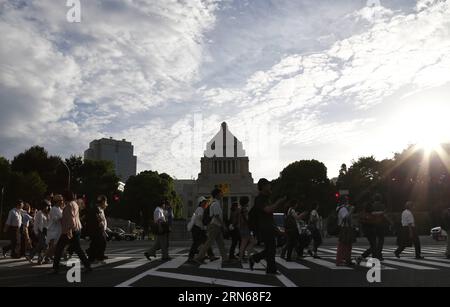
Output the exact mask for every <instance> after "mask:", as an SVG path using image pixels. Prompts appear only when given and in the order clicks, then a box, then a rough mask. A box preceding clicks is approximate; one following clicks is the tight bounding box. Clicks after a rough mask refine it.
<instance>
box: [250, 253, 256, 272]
mask: <svg viewBox="0 0 450 307" xmlns="http://www.w3.org/2000/svg"><path fill="white" fill-rule="evenodd" d="M248 265H249V267H250V271H253V267H254V266H255V259H254V258H253V256H250V257H248Z"/></svg>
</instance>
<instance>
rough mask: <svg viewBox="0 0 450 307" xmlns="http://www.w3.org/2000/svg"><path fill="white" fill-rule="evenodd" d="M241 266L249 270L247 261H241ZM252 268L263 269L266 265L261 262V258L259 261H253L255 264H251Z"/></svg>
mask: <svg viewBox="0 0 450 307" xmlns="http://www.w3.org/2000/svg"><path fill="white" fill-rule="evenodd" d="M242 267H243V268H244V269H249V270H250V264H249V263H248V262H247V263H243V264H242ZM253 269H255V270H265V269H266V267H265V266H264V264H263V260H261V261H260V262H259V263H256V262H255V265H254V266H253Z"/></svg>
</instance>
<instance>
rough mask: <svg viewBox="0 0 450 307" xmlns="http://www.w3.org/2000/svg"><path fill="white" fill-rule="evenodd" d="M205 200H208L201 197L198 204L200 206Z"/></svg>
mask: <svg viewBox="0 0 450 307" xmlns="http://www.w3.org/2000/svg"><path fill="white" fill-rule="evenodd" d="M205 200H208V199H207V198H206V197H205V196H200V197H199V198H198V200H197V204H198V205H200V204H201V203H202V202H204V201H205Z"/></svg>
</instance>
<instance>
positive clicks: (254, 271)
mask: <svg viewBox="0 0 450 307" xmlns="http://www.w3.org/2000/svg"><path fill="white" fill-rule="evenodd" d="M219 270H220V271H227V272H236V273H244V274H253V275H266V271H265V270H264V271H262V270H253V271H250V270H249V269H239V268H220V269H219Z"/></svg>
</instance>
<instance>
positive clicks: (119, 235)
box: [106, 227, 137, 241]
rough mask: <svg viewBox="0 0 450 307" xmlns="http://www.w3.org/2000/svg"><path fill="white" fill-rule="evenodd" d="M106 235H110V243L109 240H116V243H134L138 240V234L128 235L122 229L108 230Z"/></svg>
mask: <svg viewBox="0 0 450 307" xmlns="http://www.w3.org/2000/svg"><path fill="white" fill-rule="evenodd" d="M106 234H107V235H108V241H109V240H116V241H122V240H124V241H134V240H136V239H137V236H136V234H133V233H126V232H125V231H124V230H123V229H122V228H117V227H115V228H107V229H106Z"/></svg>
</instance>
